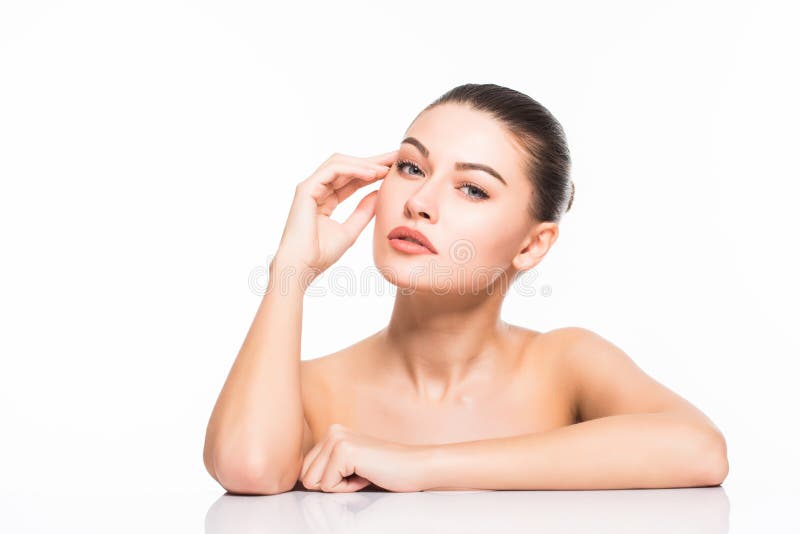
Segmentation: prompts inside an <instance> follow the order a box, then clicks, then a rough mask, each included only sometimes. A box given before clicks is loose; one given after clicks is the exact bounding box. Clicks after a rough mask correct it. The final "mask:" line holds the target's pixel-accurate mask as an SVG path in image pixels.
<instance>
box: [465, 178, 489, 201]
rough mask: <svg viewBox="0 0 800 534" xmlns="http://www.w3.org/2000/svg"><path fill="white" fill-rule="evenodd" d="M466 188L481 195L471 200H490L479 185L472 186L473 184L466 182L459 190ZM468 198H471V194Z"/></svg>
mask: <svg viewBox="0 0 800 534" xmlns="http://www.w3.org/2000/svg"><path fill="white" fill-rule="evenodd" d="M465 187H469V188H471V189H472V190H473V191H477V193H478V195H480V196H477V197H471V198H474V199H476V200H483V199H486V198H489V195H487V194H486V191H484V190H483V189H481V188H480V187H478V186H477V185H475V184H471V183H469V182H464V183H463V184H460V185H459V186H458V188H459V189H463V188H465ZM467 196H470V195H469V194H467Z"/></svg>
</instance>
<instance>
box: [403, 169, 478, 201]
mask: <svg viewBox="0 0 800 534" xmlns="http://www.w3.org/2000/svg"><path fill="white" fill-rule="evenodd" d="M404 167H408V168H413V169H416V170H418V171H420V174H418V175H416V176H425V174H424V173H422V169H420V168H419V167H418V166H417V165H415V164H413V163H411V162H410V161H408V160H398V161H397V168H398V169H402V168H404ZM411 176H415V175H414V174H411ZM465 187H467V188H470V189H471V190H472V192H473V193H476V194H477V196H474V195H471V194H469V193H464V195H466V197H467V198H468V199H469V200H474V201H481V200H486V199H487V198H489V194H488V193H487V192H486V191H484V190H483V188H481V187H478V186H477V185H475V184H473V183H472V182H462V183H460V184H458V189H459V190H460V189H463V188H465Z"/></svg>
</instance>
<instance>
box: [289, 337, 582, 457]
mask: <svg viewBox="0 0 800 534" xmlns="http://www.w3.org/2000/svg"><path fill="white" fill-rule="evenodd" d="M504 324H505V323H504ZM385 335H386V330H385V329H384V330H381V331H380V332H377V333H375V334H373V335H372V336H370V337H368V338H366V339H364V340H362V341H360V342H358V343H356V344H354V345H352V346H350V347H347V348H345V349H343V350H341V351H339V352H336V353H333V354H331V355H328V356H326V357H323V358H316V359H313V360H305V361H303V362H302V364H301V369H302V371H301V375H302V392H303V408H304V413H305V417H306V421H307V423H308V426H307V427H306V431H305V432H306V433H305V434H304V440H303V454H304V455H305V454H306V453H307V452H308V450H309V449H310V448H311V447H312V445H313V443H316V442H318V441H319V440H320V439H321V437H322V436H323V435H324V434H325V432H326V431H327V429H328V427H329V426H330V425H331V424H333V423H341V424H344V425H346V426H348V427H351V428H353V429H355V430H358V431H361V432H364V433H366V434H369V435H371V436H375V437H378V438H381V439H386V440H389V441H395V442H399V443H408V444H439V443H450V442H458V441H470V440H478V439H487V438H493V437H502V436H510V435H516V434H526V433H531V432H539V431H542V430H548V429H551V428H556V427H559V426H565V425H569V424H572V423H574V422H575V417H576V414H575V406H574V402H573V394H572V391H571V385H570V381H569V376H568V374H567V369H566V368H565V366H564V365H563V362H562V361H559V360H558V359H557V358H556V357H555V356H556V351H555V350H554V348H553V347H552V346H548V338H547V334H541V333H539V332H535V331H532V330H528V329H525V328H522V327H519V326H515V325H507V332H506V333H505V334H504V337H503V338H502V339H501V340H500V343H501V345H502V350H503V352H502V353H500V354H499V356H498V357H497V358H496V359H495V361H494V362H493V365H492V368H491V370H487V371H486V372H481V373H479V374H477V373H476V375H475V376H474V377H471V378H470V382H469V383H466V384H463V385H460V386H459V387H458V390H457V391H453V392H452V393H450V394H448V396H447V398H446V399H443V400H424V399H421V398H420V397H419V396H418V395H417V392H416V391H415V389H414V388H413V387H412V386H411V385H410V384H409V383H408V382H407V381H403V379H402V375H401V374H400V373H396V374H391V373H390V372H388V369H387V368H389V367H390V366H388V365H387V363H386V359H385V358H383V357H381V355H382V354H385V350H386V340H385Z"/></svg>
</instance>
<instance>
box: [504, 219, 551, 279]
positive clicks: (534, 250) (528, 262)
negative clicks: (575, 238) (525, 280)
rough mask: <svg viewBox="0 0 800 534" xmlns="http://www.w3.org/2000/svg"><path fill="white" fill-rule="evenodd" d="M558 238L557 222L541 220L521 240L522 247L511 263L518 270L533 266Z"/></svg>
mask: <svg viewBox="0 0 800 534" xmlns="http://www.w3.org/2000/svg"><path fill="white" fill-rule="evenodd" d="M557 239H558V223H554V222H543V223H539V224H537V225H536V226H534V227H533V228H532V229H531V231H530V233H529V234H528V235H527V236H526V238H525V241H524V242H523V246H522V249H521V250H520V251H519V252H518V253H517V255H516V256H514V259H513V260H511V263H512V264H513V265H514V268H515V269H516V270H517V271H519V272H523V271H527V270H528V269H532V268H534V267H535V266H536V265H537V264H538V263H539V262H540V261H542V258H544V255H545V254H547V251H548V250H550V247H552V246H553V244H554V243H555V242H556V240H557Z"/></svg>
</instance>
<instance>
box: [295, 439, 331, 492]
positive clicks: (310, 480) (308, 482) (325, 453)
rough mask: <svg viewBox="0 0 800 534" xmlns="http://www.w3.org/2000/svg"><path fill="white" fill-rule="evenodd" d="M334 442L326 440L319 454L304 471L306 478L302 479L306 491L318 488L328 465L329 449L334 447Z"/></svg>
mask: <svg viewBox="0 0 800 534" xmlns="http://www.w3.org/2000/svg"><path fill="white" fill-rule="evenodd" d="M334 444H335V443H334V440H332V439H327V440H325V444H324V445H323V446H322V448H321V449H320V451H319V454H317V455H316V457H315V458H314V459H313V460H312V461H311V463H310V464H309V466H308V470H307V471H306V476H305V477H304V478H303V485H304V486H305V487H306V488H307V489H317V488H319V482H320V481H321V480H322V475H323V474H324V473H325V466H327V465H328V459H329V458H328V457H329V456H330V454H331V449H333V446H334Z"/></svg>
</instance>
